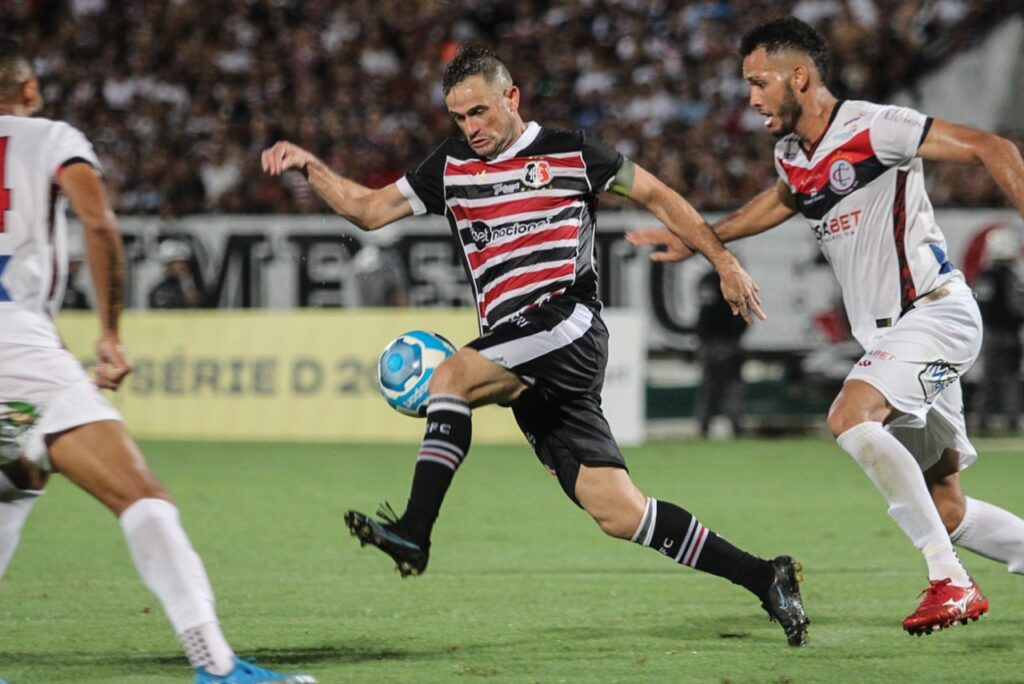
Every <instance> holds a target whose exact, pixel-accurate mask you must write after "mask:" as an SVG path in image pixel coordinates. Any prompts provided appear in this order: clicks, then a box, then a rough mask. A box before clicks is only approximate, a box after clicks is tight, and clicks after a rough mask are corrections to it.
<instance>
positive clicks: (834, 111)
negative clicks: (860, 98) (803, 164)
mask: <svg viewBox="0 0 1024 684" xmlns="http://www.w3.org/2000/svg"><path fill="white" fill-rule="evenodd" d="M844 104H846V100H836V106H835V107H833V108H832V113H831V114H830V115H829V117H828V123H827V124H825V130H823V131H822V132H821V135H819V136H818V139H817V140H815V141H814V142H813V143H812V144H811V149H809V150H804V146H803V145H800V149H801V150H803V151H804V154H805V155H807V159H808V160H810V159H811V158H812V157H813V156H814V153H815V151H817V149H818V145H820V144H821V141H822V140H824V139H825V136H827V135H828V132H829V130H831V128H832V122H834V121H835V120H836V117H837V116H839V110H840V109H842V107H843V105H844Z"/></svg>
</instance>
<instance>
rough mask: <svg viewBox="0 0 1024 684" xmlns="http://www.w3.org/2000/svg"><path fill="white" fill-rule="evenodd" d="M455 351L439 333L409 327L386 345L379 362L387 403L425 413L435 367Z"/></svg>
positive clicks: (411, 413) (410, 412)
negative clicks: (408, 329) (407, 330)
mask: <svg viewBox="0 0 1024 684" xmlns="http://www.w3.org/2000/svg"><path fill="white" fill-rule="evenodd" d="M454 353H455V347H454V346H453V345H452V343H451V342H449V341H448V340H446V339H445V338H443V337H441V336H440V335H438V334H437V333H432V332H426V331H424V330H410V331H409V332H407V333H403V334H402V335H399V336H398V337H396V338H395V339H393V340H391V342H389V343H388V346H386V347H384V351H383V352H382V353H381V355H380V362H379V363H378V364H377V383H378V384H379V385H380V393H381V394H383V395H384V398H385V399H386V400H387V402H388V405H389V406H391V408H393V409H395V410H396V411H398V412H399V413H404V414H405V415H407V416H413V417H420V418H422V417H423V416H424V415H426V410H427V397H428V393H427V390H428V386H429V385H430V378H431V376H432V375H433V374H434V369H435V368H437V367H438V366H439V365H441V362H442V361H444V360H445V359H447V358H448V357H449V356H451V355H452V354H454Z"/></svg>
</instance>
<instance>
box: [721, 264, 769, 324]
mask: <svg viewBox="0 0 1024 684" xmlns="http://www.w3.org/2000/svg"><path fill="white" fill-rule="evenodd" d="M718 275H719V276H721V278H722V296H723V297H724V298H725V301H726V302H728V303H729V307H730V308H732V314H733V315H734V316H743V320H745V321H746V322H747V323H753V322H754V316H757V317H758V318H760V319H761V320H762V321H763V320H765V319H767V318H768V317H767V316H765V315H764V311H761V297H760V295H758V294H757V293H758V287H757V283H755V282H754V279H753V278H751V277H750V274H749V273H747V272H746V271H745V270H743V267H742V266H740V265H739V263H734V265H732V266H731V267H728V268H726V269H724V270H719V271H718Z"/></svg>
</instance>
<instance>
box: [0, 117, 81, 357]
mask: <svg viewBox="0 0 1024 684" xmlns="http://www.w3.org/2000/svg"><path fill="white" fill-rule="evenodd" d="M75 160H81V161H85V162H87V163H89V164H92V165H93V166H95V167H96V168H99V166H100V164H99V160H97V158H96V154H95V152H93V149H92V145H91V144H90V143H89V141H88V140H87V139H86V138H85V136H84V135H82V133H81V132H79V131H78V130H77V129H75V128H73V127H72V126H69V125H68V124H66V123H64V122H61V121H51V120H49V119H33V118H28V117H21V116H0V343H13V344H26V345H34V346H45V347H60V346H61V341H60V337H59V335H58V334H57V331H56V329H55V327H54V325H53V317H54V316H56V314H57V311H58V310H59V309H60V302H61V300H62V299H63V297H64V287H65V284H66V282H65V281H66V280H67V263H68V249H67V227H66V221H65V216H64V214H65V212H66V209H67V199H66V198H65V197H63V195H61V193H60V191H59V186H58V185H57V176H58V175H59V174H60V172H61V170H62V169H63V168H64V166H65V165H66V164H67V163H68V162H71V161H75Z"/></svg>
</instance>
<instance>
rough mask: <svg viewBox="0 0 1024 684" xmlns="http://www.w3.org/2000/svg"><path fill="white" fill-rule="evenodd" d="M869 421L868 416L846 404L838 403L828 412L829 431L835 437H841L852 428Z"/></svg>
mask: <svg viewBox="0 0 1024 684" xmlns="http://www.w3.org/2000/svg"><path fill="white" fill-rule="evenodd" d="M867 421H868V416H867V415H866V414H865V413H864V412H862V411H858V410H856V409H855V408H854V407H852V406H850V405H849V404H846V403H836V404H833V405H832V408H831V409H829V412H828V429H829V431H830V432H831V433H832V436H833V437H839V435H841V434H843V433H844V432H846V431H847V430H849V429H850V428H852V427H856V426H857V425H860V424H861V423H865V422H867Z"/></svg>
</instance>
